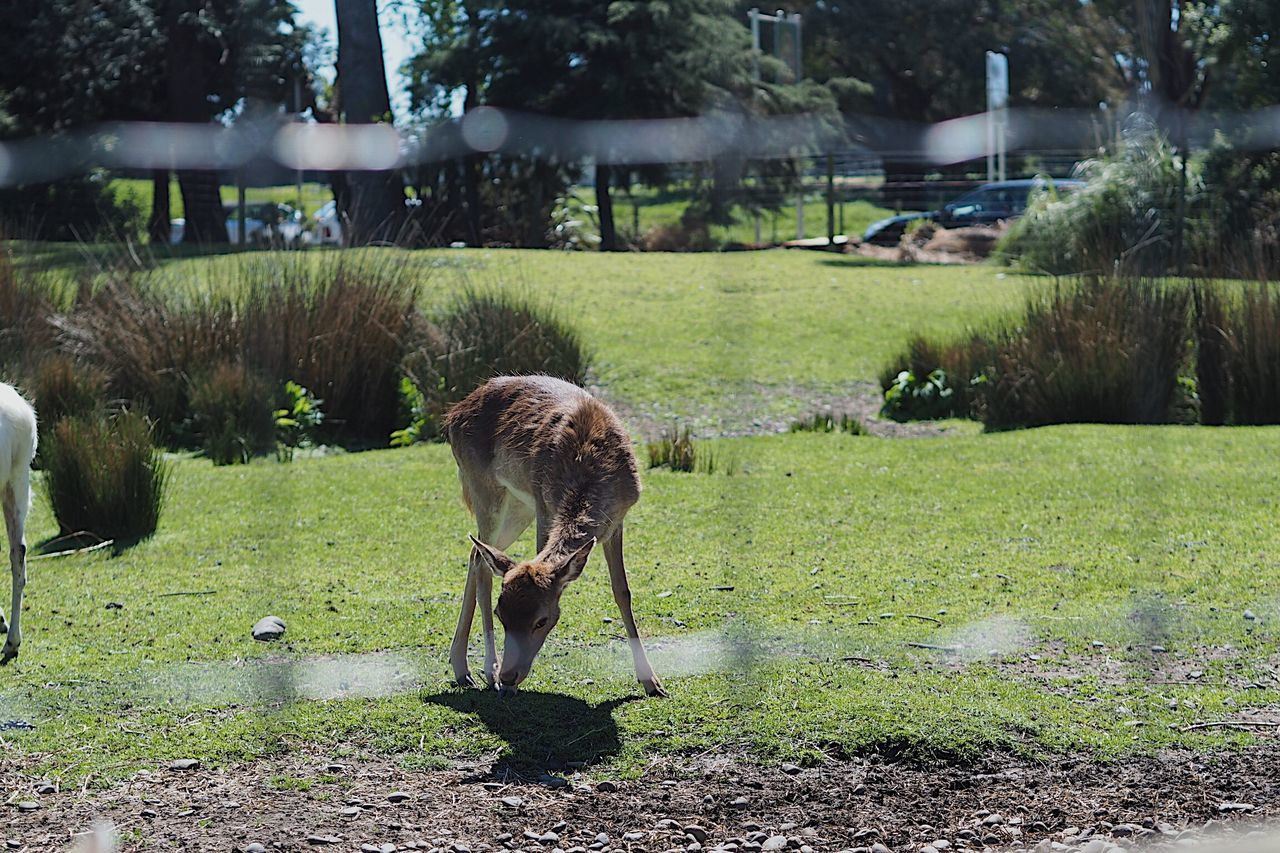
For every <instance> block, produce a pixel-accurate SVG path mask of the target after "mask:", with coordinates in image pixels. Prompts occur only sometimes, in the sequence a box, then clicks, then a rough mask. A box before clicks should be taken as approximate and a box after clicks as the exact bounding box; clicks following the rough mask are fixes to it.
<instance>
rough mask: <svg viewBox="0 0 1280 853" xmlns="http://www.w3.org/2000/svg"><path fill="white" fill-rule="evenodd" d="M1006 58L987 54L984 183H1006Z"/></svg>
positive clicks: (1007, 82) (1007, 103) (1007, 58)
mask: <svg viewBox="0 0 1280 853" xmlns="http://www.w3.org/2000/svg"><path fill="white" fill-rule="evenodd" d="M1008 108H1009V57H1007V56H1005V55H1004V54H1003V53H996V52H994V51H990V50H988V51H987V180H988V181H1003V180H1004V179H1005V175H1006V172H1005V153H1006V151H1005V149H1006V140H1005V136H1006V131H1007V129H1008V126H1009V121H1008V112H1007V110H1008Z"/></svg>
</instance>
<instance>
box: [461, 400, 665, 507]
mask: <svg viewBox="0 0 1280 853" xmlns="http://www.w3.org/2000/svg"><path fill="white" fill-rule="evenodd" d="M445 433H446V435H447V436H448V439H449V444H450V446H451V447H452V448H453V455H454V457H455V458H456V459H457V461H458V466H459V467H460V468H461V469H462V470H463V473H464V475H473V476H475V475H479V476H483V475H485V474H490V475H492V476H493V477H495V478H496V479H497V480H498V481H499V482H500V483H502V484H503V485H504V486H507V487H508V488H511V489H513V490H514V491H516V492H519V493H527V494H529V495H540V496H541V497H543V499H545V500H546V501H547V502H548V503H551V504H556V503H559V502H560V501H561V500H562V499H563V497H564V495H565V494H567V493H570V492H581V491H595V490H607V491H608V492H609V493H610V494H612V495H616V496H618V497H619V498H623V499H625V502H626V503H627V504H630V503H634V502H635V500H636V499H637V498H638V497H639V495H640V478H639V474H638V472H637V465H636V459H635V454H634V453H632V451H631V439H630V437H629V436H628V435H627V431H626V429H625V428H624V427H623V425H622V422H621V421H620V420H619V419H618V417H617V415H615V414H614V413H613V412H612V411H611V410H610V409H609V407H608V406H606V405H605V404H604V403H601V402H600V401H599V400H597V399H596V398H595V397H592V396H591V395H590V394H588V393H587V392H586V391H584V390H582V389H581V388H579V387H578V386H576V385H572V384H570V383H568V382H564V381H561V380H559V379H553V378H551V377H549V376H499V377H497V378H494V379H490V380H489V381H488V382H486V383H485V384H484V385H482V386H480V387H479V388H477V389H476V390H475V391H473V392H471V394H469V395H468V396H467V397H466V398H465V399H463V400H462V401H461V402H460V403H458V404H457V405H455V406H454V407H453V408H452V409H450V410H449V414H448V415H447V416H446V418H445Z"/></svg>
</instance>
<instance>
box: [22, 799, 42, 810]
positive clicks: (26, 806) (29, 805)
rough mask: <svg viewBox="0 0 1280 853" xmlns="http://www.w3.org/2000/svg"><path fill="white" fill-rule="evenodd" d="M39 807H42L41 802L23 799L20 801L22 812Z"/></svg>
mask: <svg viewBox="0 0 1280 853" xmlns="http://www.w3.org/2000/svg"><path fill="white" fill-rule="evenodd" d="M38 808H40V804H39V803H37V802H34V801H33V800H23V801H21V802H20V803H18V811H20V812H33V811H35V810H36V809H38Z"/></svg>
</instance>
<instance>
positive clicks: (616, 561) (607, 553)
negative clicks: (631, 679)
mask: <svg viewBox="0 0 1280 853" xmlns="http://www.w3.org/2000/svg"><path fill="white" fill-rule="evenodd" d="M604 558H605V560H606V561H607V562H608V563H609V583H610V584H611V585H612V586H613V600H614V601H616V602H617V603H618V610H619V611H620V612H621V613H622V623H623V625H625V626H626V629H627V642H629V643H630V644H631V657H632V659H633V660H634V662H635V666H636V680H637V681H639V682H640V684H641V685H643V686H644V692H645V693H647V694H648V695H650V696H666V695H667V691H666V690H664V689H663V687H662V682H661V681H659V680H658V676H657V674H655V673H654V671H653V665H652V664H650V663H649V656H648V655H647V654H645V651H644V644H643V643H642V642H641V641H640V632H639V631H638V630H637V629H636V617H635V615H634V614H632V612H631V587H630V586H629V585H628V584H627V570H626V567H625V566H624V565H623V563H622V524H621V523H619V524H618V528H617V530H615V531H614V532H613V533H612V534H611V535H610V536H609V537H608V538H606V539H605V540H604Z"/></svg>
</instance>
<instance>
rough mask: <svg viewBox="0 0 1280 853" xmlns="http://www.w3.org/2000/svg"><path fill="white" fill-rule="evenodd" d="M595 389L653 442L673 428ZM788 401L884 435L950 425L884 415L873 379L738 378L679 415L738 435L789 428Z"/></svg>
mask: <svg viewBox="0 0 1280 853" xmlns="http://www.w3.org/2000/svg"><path fill="white" fill-rule="evenodd" d="M587 390H589V391H590V392H591V393H592V394H594V395H596V396H597V397H599V398H600V399H602V400H604V401H605V402H607V403H608V404H609V405H610V406H611V407H612V408H613V409H614V410H615V411H617V413H618V415H619V416H620V417H621V418H622V420H623V423H625V424H626V425H627V426H628V427H629V428H630V429H631V430H632V431H633V432H634V433H635V434H637V435H639V436H640V437H641V438H642V439H643V440H645V441H652V440H653V439H655V438H657V437H658V436H659V435H661V433H662V431H663V430H664V429H670V428H671V425H672V419H671V418H670V417H661V416H655V415H654V414H653V413H652V412H650V411H646V410H645V409H644V408H643V407H641V406H636V405H632V404H631V403H629V402H628V401H626V400H623V399H619V398H618V397H616V396H615V395H613V394H612V393H611V392H610V390H609V388H608V387H607V386H602V385H598V384H589V385H588V386H587ZM780 403H782V404H790V406H791V407H793V408H794V409H795V411H796V412H798V413H802V414H805V415H809V414H817V413H820V412H831V413H833V414H835V415H837V416H839V415H841V414H847V415H852V416H854V417H856V418H857V419H858V420H859V421H861V422H862V425H863V426H864V427H865V428H866V429H867V431H868V432H869V433H870V434H871V435H874V436H880V437H883V438H936V437H938V436H942V435H946V434H947V429H946V428H945V427H940V426H939V425H938V424H936V423H932V422H929V421H913V422H910V423H898V422H896V421H891V420H888V419H885V418H881V417H880V407H881V405H882V404H883V403H884V399H883V397H882V396H881V392H880V388H879V386H878V385H877V384H876V383H874V382H854V383H850V384H849V385H848V386H846V387H844V388H837V389H813V388H807V387H805V386H803V385H766V384H764V383H738V384H735V385H726V386H725V388H724V392H723V395H722V397H721V398H720V399H719V400H718V401H716V403H715V405H714V406H706V407H703V408H702V409H701V410H700V411H697V412H694V413H692V414H691V415H690V416H688V417H686V418H683V419H681V420H680V424H681V425H682V426H689V427H690V428H691V429H692V430H693V431H694V433H695V435H697V436H698V437H699V438H737V437H741V436H749V435H770V434H774V433H781V432H787V431H788V430H789V429H790V428H791V423H792V421H793V420H795V418H796V415H788V414H780V413H778V411H777V410H778V409H779V408H782V406H780V405H779V404H780Z"/></svg>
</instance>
